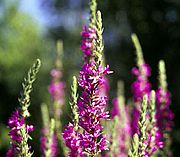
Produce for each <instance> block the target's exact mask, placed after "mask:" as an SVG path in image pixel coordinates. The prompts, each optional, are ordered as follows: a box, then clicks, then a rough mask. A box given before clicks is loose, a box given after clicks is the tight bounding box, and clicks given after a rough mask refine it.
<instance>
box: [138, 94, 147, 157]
mask: <svg viewBox="0 0 180 157" xmlns="http://www.w3.org/2000/svg"><path fill="white" fill-rule="evenodd" d="M147 103H148V96H147V95H145V96H144V97H143V102H142V108H141V111H140V118H139V122H138V131H139V133H138V135H139V153H138V155H139V157H144V156H145V155H146V148H147V145H148V143H146V140H147V121H148V119H147V117H146V115H147Z"/></svg>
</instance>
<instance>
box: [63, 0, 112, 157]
mask: <svg viewBox="0 0 180 157" xmlns="http://www.w3.org/2000/svg"><path fill="white" fill-rule="evenodd" d="M90 4H91V5H94V7H92V6H91V5H90V8H91V9H92V10H91V18H90V21H91V22H96V24H97V28H96V25H94V24H93V23H90V26H91V27H89V28H87V27H84V31H83V32H82V33H81V35H82V38H83V40H82V44H81V49H82V51H83V54H84V56H83V60H84V65H83V66H82V69H81V71H80V77H79V81H78V84H79V86H80V87H81V89H82V92H81V95H80V97H79V99H78V101H77V106H78V114H79V121H78V124H79V126H78V127H79V129H82V133H79V132H78V130H77V129H75V125H74V124H71V123H70V124H69V125H67V126H66V129H65V130H64V132H63V137H64V139H65V143H66V146H67V147H69V148H70V150H71V151H70V154H69V156H78V155H79V156H84V154H86V155H88V156H90V157H94V156H97V155H98V154H99V153H100V152H101V151H103V150H107V149H108V148H107V143H108V141H107V140H106V135H105V134H103V133H102V129H103V126H102V125H101V121H102V120H105V119H107V118H108V117H109V113H108V112H107V111H105V106H106V103H107V96H105V95H103V94H102V93H101V89H102V86H103V84H104V82H105V75H107V74H110V73H111V71H110V70H109V66H107V67H105V68H104V67H103V66H102V60H101V59H100V58H102V54H101V53H102V50H103V45H102V28H101V27H102V23H101V22H102V21H101V14H100V12H98V13H97V20H95V19H93V18H96V7H95V6H96V1H95V0H92V1H91V2H90ZM94 15H95V16H94ZM77 154H78V155H77Z"/></svg>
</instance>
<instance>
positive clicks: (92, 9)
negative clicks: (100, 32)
mask: <svg viewBox="0 0 180 157" xmlns="http://www.w3.org/2000/svg"><path fill="white" fill-rule="evenodd" d="M89 6H90V19H89V21H90V23H89V27H91V28H94V27H95V25H96V12H97V2H96V0H90V4H89Z"/></svg>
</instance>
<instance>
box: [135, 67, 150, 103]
mask: <svg viewBox="0 0 180 157" xmlns="http://www.w3.org/2000/svg"><path fill="white" fill-rule="evenodd" d="M132 74H134V75H135V76H136V81H135V82H134V83H133V84H132V92H133V94H134V101H135V102H141V101H142V98H143V96H144V95H145V94H149V93H150V90H151V84H150V82H149V81H148V77H149V76H150V75H151V70H150V67H149V65H147V64H142V65H141V66H140V68H139V69H138V68H136V67H134V68H133V69H132Z"/></svg>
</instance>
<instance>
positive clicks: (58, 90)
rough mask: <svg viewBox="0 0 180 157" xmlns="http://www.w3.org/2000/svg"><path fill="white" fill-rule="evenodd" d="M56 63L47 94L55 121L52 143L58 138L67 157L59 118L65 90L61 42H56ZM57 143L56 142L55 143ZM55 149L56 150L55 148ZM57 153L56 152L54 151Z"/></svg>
mask: <svg viewBox="0 0 180 157" xmlns="http://www.w3.org/2000/svg"><path fill="white" fill-rule="evenodd" d="M56 52H57V53H56V62H55V68H54V69H52V70H51V73H50V74H51V77H52V80H51V83H50V85H49V86H48V90H49V93H50V94H51V97H52V100H53V106H52V110H53V115H52V117H53V118H54V119H55V132H54V141H55V139H56V138H55V136H57V138H58V142H59V144H60V146H61V148H62V151H63V153H62V154H64V155H65V156H67V150H66V147H65V145H64V143H63V137H62V135H61V132H62V124H61V116H62V108H63V105H64V98H65V94H64V92H65V91H64V90H65V82H64V81H62V80H61V79H62V76H63V72H62V71H63V66H62V57H63V42H62V41H58V42H57V51H56ZM56 143H57V141H56ZM56 149H57V148H56ZM56 152H57V150H56Z"/></svg>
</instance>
